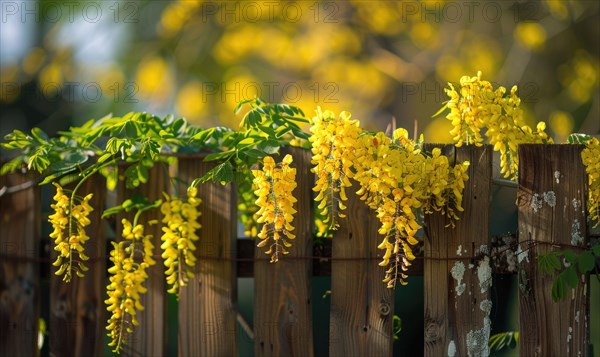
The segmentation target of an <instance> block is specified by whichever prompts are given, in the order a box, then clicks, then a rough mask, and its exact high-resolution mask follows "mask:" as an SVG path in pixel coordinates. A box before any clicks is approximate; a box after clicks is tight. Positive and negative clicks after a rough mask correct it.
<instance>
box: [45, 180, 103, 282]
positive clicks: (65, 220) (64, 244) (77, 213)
mask: <svg viewBox="0 0 600 357" xmlns="http://www.w3.org/2000/svg"><path fill="white" fill-rule="evenodd" d="M53 185H54V186H56V195H54V201H55V203H54V204H52V205H51V206H50V207H51V208H52V209H53V210H54V213H53V214H51V215H50V216H49V217H48V221H49V222H50V223H52V228H53V229H54V231H53V232H52V233H50V238H53V239H54V245H55V246H54V250H56V251H57V252H58V253H59V254H58V257H57V258H56V261H54V263H53V264H52V265H54V266H57V267H59V268H58V271H57V272H56V275H63V281H66V282H70V281H71V277H72V275H73V272H75V274H76V275H77V276H78V277H80V278H81V277H83V272H84V271H86V270H88V268H87V267H86V266H85V265H84V264H83V262H84V261H86V260H88V259H89V258H88V257H87V256H86V255H85V253H84V252H83V250H84V248H83V245H84V243H85V242H86V241H87V240H88V239H90V237H89V236H88V235H87V233H86V232H85V227H86V226H87V225H89V224H90V223H91V222H90V219H89V218H88V216H89V214H90V212H91V211H93V208H92V206H90V204H89V201H90V200H91V199H92V194H91V193H90V194H89V195H87V196H85V197H84V198H83V199H79V198H78V197H76V196H74V197H73V199H72V200H71V199H70V198H69V196H67V195H66V194H65V192H64V190H63V188H62V187H61V186H60V185H59V184H57V183H53ZM77 200H79V201H80V202H79V204H75V202H76V201H77ZM75 253H76V254H77V258H75V256H74V254H75ZM74 260H75V261H74ZM74 262H76V263H77V265H74V264H73V263H74Z"/></svg>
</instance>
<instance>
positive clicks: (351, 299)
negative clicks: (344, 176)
mask: <svg viewBox="0 0 600 357" xmlns="http://www.w3.org/2000/svg"><path fill="white" fill-rule="evenodd" d="M356 190H357V186H356V184H355V185H354V186H353V187H351V188H349V189H347V191H346V192H347V196H348V202H347V205H346V206H347V209H346V211H347V212H345V214H346V215H347V218H346V219H343V220H340V228H339V229H338V230H337V231H336V232H335V233H334V236H333V242H332V244H333V247H332V257H333V258H334V259H335V258H340V259H342V260H333V261H332V262H331V312H330V323H329V355H330V356H391V355H392V344H393V335H392V327H393V316H394V290H393V289H388V288H387V287H386V284H385V283H383V282H382V280H383V278H384V277H385V270H386V269H385V268H383V267H380V266H379V265H378V264H379V262H380V261H381V257H382V256H383V251H382V250H379V249H377V246H378V245H379V243H380V241H381V240H382V239H383V237H382V236H380V235H379V234H378V232H377V231H378V229H379V220H378V219H377V218H376V216H375V214H374V212H373V211H371V210H370V209H369V208H368V207H367V206H366V205H365V204H364V202H362V201H361V200H360V198H359V197H358V196H357V195H356V194H355V191H356ZM347 258H362V259H358V260H354V261H352V260H346V261H345V260H343V259H347ZM398 288H399V289H400V288H401V287H398Z"/></svg>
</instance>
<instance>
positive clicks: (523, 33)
mask: <svg viewBox="0 0 600 357" xmlns="http://www.w3.org/2000/svg"><path fill="white" fill-rule="evenodd" d="M515 39H516V40H517V41H518V42H519V43H520V44H521V45H523V46H525V47H526V48H528V49H530V50H534V51H537V50H540V49H542V48H543V47H544V45H545V44H546V30H545V29H544V27H543V26H542V25H541V24H540V23H538V22H521V23H519V24H517V26H516V28H515Z"/></svg>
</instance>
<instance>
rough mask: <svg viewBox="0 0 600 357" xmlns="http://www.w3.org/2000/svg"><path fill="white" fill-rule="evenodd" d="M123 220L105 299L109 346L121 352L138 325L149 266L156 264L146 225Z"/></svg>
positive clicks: (109, 270) (111, 255)
mask: <svg viewBox="0 0 600 357" xmlns="http://www.w3.org/2000/svg"><path fill="white" fill-rule="evenodd" d="M122 223H123V233H122V235H123V239H124V240H123V241H121V242H119V243H115V242H112V245H113V250H112V251H111V252H110V260H111V261H112V262H113V264H114V265H113V266H112V267H110V268H109V269H108V272H109V274H110V278H109V281H110V283H109V284H108V286H107V288H106V289H107V292H108V299H107V300H105V301H104V303H105V304H106V305H107V308H106V309H107V310H108V311H109V312H110V313H111V317H110V318H109V319H108V326H107V327H106V329H107V330H108V331H109V333H108V336H109V337H110V338H111V342H110V343H109V346H114V347H115V349H114V350H113V352H119V351H120V350H121V349H122V348H123V344H124V343H126V335H127V334H130V333H132V332H133V328H134V326H137V325H138V324H139V322H138V320H137V317H136V313H137V311H136V310H138V311H142V310H143V309H144V307H143V306H142V304H141V302H140V301H141V296H140V295H141V294H145V293H146V288H145V287H144V282H145V281H146V279H147V278H148V273H146V269H148V268H149V267H150V266H152V265H154V264H156V261H155V260H154V259H153V258H152V255H153V251H154V245H153V244H152V235H144V226H142V225H141V224H137V225H135V227H134V226H133V224H132V223H131V222H129V221H128V220H127V219H123V220H122Z"/></svg>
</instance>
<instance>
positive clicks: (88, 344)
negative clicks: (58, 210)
mask: <svg viewBox="0 0 600 357" xmlns="http://www.w3.org/2000/svg"><path fill="white" fill-rule="evenodd" d="M69 188H71V189H72V188H73V187H72V185H71V187H69ZM53 192H55V191H53ZM88 193H93V194H94V196H93V197H92V199H91V200H90V205H91V206H92V207H93V208H94V210H93V211H92V212H91V213H90V216H89V218H90V220H91V223H90V225H89V226H88V227H86V232H87V234H88V236H89V237H90V239H89V241H87V242H86V244H85V254H86V255H87V256H88V257H90V260H88V261H87V262H84V264H85V266H86V267H88V268H89V270H88V271H86V272H85V273H84V274H85V277H83V278H79V277H77V276H75V275H74V276H73V278H72V279H71V282H69V283H66V282H64V281H63V280H62V276H57V275H55V274H54V272H55V271H56V267H51V269H50V271H51V275H50V286H51V288H50V328H49V333H50V354H51V355H52V356H100V355H102V350H103V349H104V335H105V333H104V331H105V326H106V307H105V304H104V299H106V292H105V291H106V279H105V277H106V262H105V259H106V252H105V250H106V237H105V229H104V227H105V225H104V222H103V221H102V220H101V216H102V211H103V210H104V200H105V197H106V195H105V194H106V183H105V180H104V178H103V177H102V176H100V175H99V174H98V175H94V176H92V177H91V178H90V179H89V180H87V181H86V182H85V183H84V184H83V185H82V186H81V187H80V188H79V190H78V192H77V194H78V195H80V196H85V195H87V194H88ZM51 256H52V261H54V260H55V259H56V256H57V253H56V252H55V251H54V250H52V254H51Z"/></svg>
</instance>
